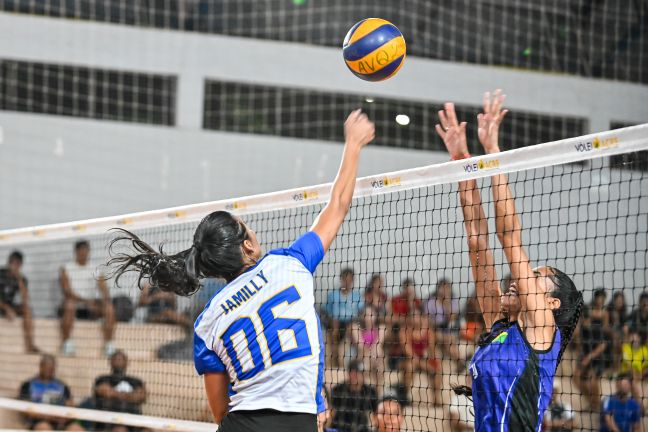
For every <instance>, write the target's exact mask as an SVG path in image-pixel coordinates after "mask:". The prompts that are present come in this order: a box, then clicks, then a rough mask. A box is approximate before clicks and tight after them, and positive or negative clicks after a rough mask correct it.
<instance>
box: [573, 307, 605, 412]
mask: <svg viewBox="0 0 648 432" xmlns="http://www.w3.org/2000/svg"><path fill="white" fill-rule="evenodd" d="M578 339H579V341H580V343H579V345H580V359H579V367H578V368H577V369H576V373H575V374H574V382H575V383H576V386H577V387H578V388H579V390H580V391H581V392H582V393H583V394H584V395H585V397H587V399H588V402H589V406H590V409H591V410H593V411H594V410H598V409H599V407H600V404H601V375H602V374H603V371H604V370H605V368H606V366H605V359H604V357H603V353H604V352H605V349H606V347H607V341H606V339H605V334H604V332H603V329H602V327H601V326H599V325H595V326H592V325H591V317H590V311H589V308H587V307H583V312H582V317H581V322H580V334H579V338H578Z"/></svg>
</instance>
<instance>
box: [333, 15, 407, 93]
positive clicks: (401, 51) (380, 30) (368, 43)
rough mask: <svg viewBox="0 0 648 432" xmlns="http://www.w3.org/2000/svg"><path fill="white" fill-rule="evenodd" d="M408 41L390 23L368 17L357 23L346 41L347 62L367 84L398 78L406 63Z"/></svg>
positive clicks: (345, 56)
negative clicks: (406, 44)
mask: <svg viewBox="0 0 648 432" xmlns="http://www.w3.org/2000/svg"><path fill="white" fill-rule="evenodd" d="M405 51H406V46H405V38H404V37H403V34H402V33H401V32H400V30H398V28H397V27H396V26H395V25H394V24H392V23H390V22H389V21H387V20H384V19H380V18H367V19H364V20H362V21H360V22H358V23H356V24H355V25H354V26H353V27H351V30H349V32H348V33H347V35H346V37H345V38H344V44H343V45H342V53H343V55H344V62H345V63H346V65H347V67H348V68H349V70H351V72H353V74H354V75H355V76H357V77H358V78H361V79H363V80H365V81H384V80H386V79H389V78H391V77H393V76H394V75H396V73H398V71H399V70H400V68H401V67H402V66H403V62H404V61H405Z"/></svg>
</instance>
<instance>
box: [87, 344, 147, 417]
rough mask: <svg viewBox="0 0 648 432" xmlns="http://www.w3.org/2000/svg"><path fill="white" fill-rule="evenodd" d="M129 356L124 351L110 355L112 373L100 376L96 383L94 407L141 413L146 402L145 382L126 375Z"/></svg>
mask: <svg viewBox="0 0 648 432" xmlns="http://www.w3.org/2000/svg"><path fill="white" fill-rule="evenodd" d="M127 367H128V358H127V357H126V354H125V353H124V352H123V351H115V353H114V354H113V355H112V356H111V357H110V368H111V373H110V375H103V376H100V377H98V378H97V379H96V380H95V383H94V389H93V392H94V408H96V409H99V410H105V411H116V412H124V413H130V414H141V413H142V404H143V403H144V402H146V388H145V386H144V383H143V382H142V381H141V380H140V379H138V378H135V377H132V376H128V375H126V369H127Z"/></svg>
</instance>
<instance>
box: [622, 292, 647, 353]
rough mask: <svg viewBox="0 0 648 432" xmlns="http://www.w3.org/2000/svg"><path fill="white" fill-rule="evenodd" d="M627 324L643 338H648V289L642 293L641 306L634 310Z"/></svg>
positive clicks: (640, 297)
mask: <svg viewBox="0 0 648 432" xmlns="http://www.w3.org/2000/svg"><path fill="white" fill-rule="evenodd" d="M626 324H627V326H628V328H629V329H630V330H633V331H636V332H638V333H639V336H641V340H644V341H645V340H646V339H647V338H648V291H644V292H642V293H641V295H640V296H639V306H637V307H635V309H634V310H633V311H632V313H631V314H630V316H629V317H628V321H627V322H626Z"/></svg>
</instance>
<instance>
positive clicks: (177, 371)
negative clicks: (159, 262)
mask: <svg viewBox="0 0 648 432" xmlns="http://www.w3.org/2000/svg"><path fill="white" fill-rule="evenodd" d="M34 324H35V337H36V344H37V346H38V347H39V348H40V349H41V350H43V351H44V352H47V353H52V354H55V355H56V356H57V376H58V378H59V379H61V380H62V381H64V382H65V383H66V384H68V385H69V386H70V389H71V391H72V395H73V397H74V401H75V403H76V404H79V403H81V402H82V401H83V400H84V399H85V398H87V397H89V396H90V395H91V389H92V385H93V383H94V380H95V378H96V377H97V376H98V375H102V374H107V373H109V364H108V359H107V358H106V357H105V356H104V355H103V353H102V347H103V341H102V338H101V332H100V326H99V323H98V322H88V321H77V322H76V325H75V329H74V333H73V338H74V339H75V340H76V350H77V352H76V355H75V356H74V357H64V356H62V355H60V353H59V345H60V337H59V321H58V320H53V319H37V320H35V322H34ZM183 337H184V333H183V331H182V330H181V329H180V328H178V327H175V326H169V325H156V324H119V325H118V326H117V331H116V337H115V346H116V348H117V349H121V350H124V351H125V352H126V353H127V354H128V357H129V366H128V374H129V375H132V376H135V377H138V378H140V379H142V380H143V381H144V382H145V384H146V388H147V391H148V399H147V402H146V403H145V404H144V406H143V414H146V415H151V416H160V417H173V418H177V419H184V420H197V421H211V414H210V413H209V409H208V407H207V402H206V398H205V396H204V391H203V384H202V380H201V378H200V377H199V376H197V375H196V373H195V370H194V367H193V363H192V362H191V361H187V362H163V361H159V360H157V359H156V351H157V349H158V348H159V347H160V346H161V345H164V344H166V343H168V342H171V341H174V340H179V339H182V338H183ZM0 359H1V364H2V367H1V368H0V396H4V397H16V395H17V393H18V389H19V387H20V384H21V383H22V382H23V381H25V380H26V379H28V378H30V377H32V376H34V375H36V374H37V372H38V364H39V361H40V355H37V354H25V353H24V350H23V336H22V326H21V323H20V320H14V321H12V322H8V321H6V320H3V321H2V325H1V326H0ZM576 367H577V364H576V362H575V355H574V354H573V353H571V352H569V351H568V352H567V353H566V354H565V358H564V360H563V362H562V364H561V366H560V369H559V371H558V374H557V377H561V378H557V379H558V380H559V383H560V386H561V388H562V392H563V395H562V398H563V400H564V401H566V402H568V403H569V404H570V405H571V406H572V408H573V409H574V411H575V413H576V416H577V418H578V421H579V423H580V425H581V427H582V428H583V429H589V428H597V427H598V414H594V413H589V412H588V411H587V410H586V407H587V404H586V402H585V399H584V398H583V397H582V396H581V395H580V392H579V391H578V390H577V389H576V387H575V385H574V384H573V382H572V380H571V377H572V376H573V373H574V371H575V370H576V369H575V368H576ZM443 369H444V370H446V371H454V367H453V365H452V364H451V363H450V362H449V361H448V360H444V361H443ZM345 377H346V372H345V371H344V370H343V369H332V368H330V367H327V369H326V375H325V381H326V384H327V385H328V386H329V388H330V387H333V386H335V385H336V384H338V383H340V382H342V381H344V379H345ZM385 381H386V384H390V383H391V384H395V383H396V382H397V373H396V372H391V373H389V372H388V373H386V375H385ZM456 384H463V377H462V376H461V375H459V374H450V373H444V374H443V391H442V396H443V406H445V407H447V406H448V404H449V402H450V391H451V390H450V388H451V386H452V385H456ZM414 387H415V390H414V392H413V398H414V400H413V403H412V404H411V406H409V407H407V409H406V410H405V417H406V425H407V430H430V431H434V430H437V431H441V430H447V427H448V425H447V423H445V422H444V420H443V419H446V418H447V414H445V413H444V412H443V408H438V407H433V406H431V405H428V404H426V403H424V402H421V401H422V400H424V399H426V398H427V396H426V394H425V392H426V389H427V387H428V384H427V377H426V376H425V375H424V374H418V375H416V376H415V380H414ZM416 388H418V389H420V391H418V390H416ZM645 390H648V388H647V389H645ZM613 391H614V382H613V381H611V380H610V379H609V378H608V379H603V382H602V392H603V394H604V395H605V394H610V393H612V392H613ZM0 419H2V421H1V422H0V427H20V426H21V425H22V423H21V420H20V415H19V414H18V413H16V412H12V411H2V410H0ZM644 426H646V427H648V422H646V421H644Z"/></svg>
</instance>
